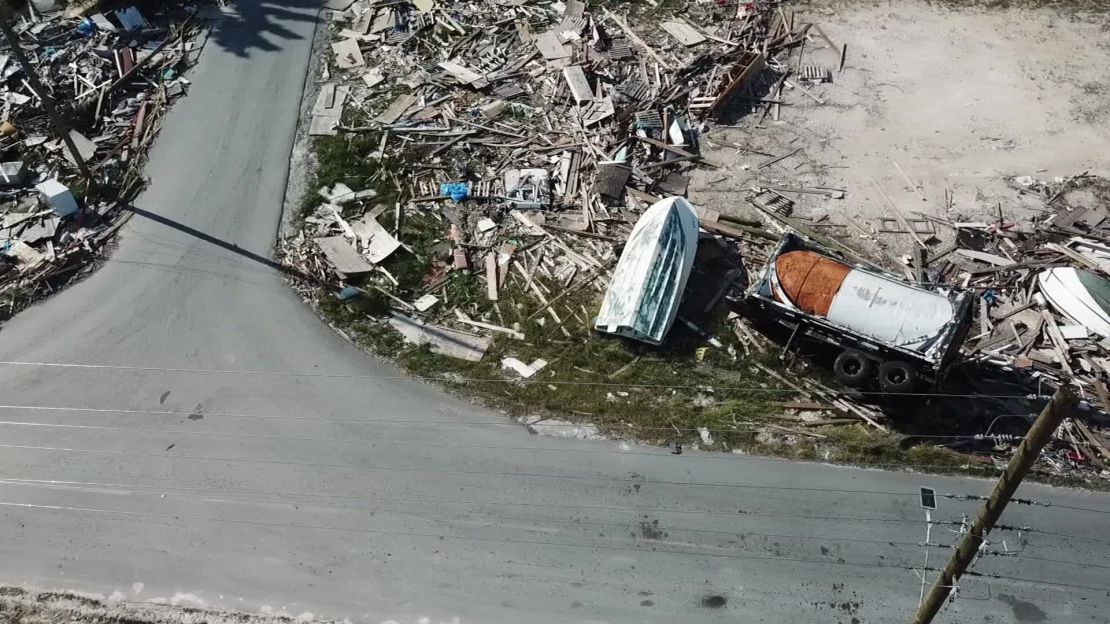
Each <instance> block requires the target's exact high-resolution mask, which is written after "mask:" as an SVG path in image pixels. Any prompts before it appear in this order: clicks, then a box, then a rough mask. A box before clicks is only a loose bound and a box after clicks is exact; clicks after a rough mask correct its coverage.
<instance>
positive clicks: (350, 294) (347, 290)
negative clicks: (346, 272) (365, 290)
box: [339, 286, 362, 301]
mask: <svg viewBox="0 0 1110 624" xmlns="http://www.w3.org/2000/svg"><path fill="white" fill-rule="evenodd" d="M361 294H362V289H361V288H355V287H354V286H344V287H343V290H341V291H339V300H340V301H347V300H348V299H354V298H355V297H357V296H359V295H361Z"/></svg>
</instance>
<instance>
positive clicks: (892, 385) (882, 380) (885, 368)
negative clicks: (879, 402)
mask: <svg viewBox="0 0 1110 624" xmlns="http://www.w3.org/2000/svg"><path fill="white" fill-rule="evenodd" d="M917 381H918V380H917V371H916V370H914V368H913V366H912V365H910V364H909V363H907V362H901V361H898V360H891V361H889V362H883V363H882V364H880V365H879V387H880V388H882V390H883V392H889V393H891V394H897V393H904V392H914V391H915V390H917Z"/></svg>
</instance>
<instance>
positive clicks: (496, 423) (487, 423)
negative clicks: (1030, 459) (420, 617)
mask: <svg viewBox="0 0 1110 624" xmlns="http://www.w3.org/2000/svg"><path fill="white" fill-rule="evenodd" d="M0 410H27V411H46V412H86V413H93V414H143V415H149V416H184V417H186V418H188V417H190V416H197V415H198V413H196V412H179V411H174V410H140V409H124V408H119V409H117V408H103V407H61V406H52V405H0ZM199 415H200V416H204V417H206V418H255V419H266V420H307V421H320V422H355V423H383V424H405V425H454V426H467V427H469V426H475V427H478V426H482V427H514V428H516V427H520V426H522V425H523V426H529V425H542V426H543V427H553V428H554V427H582V426H583V424H582V423H567V422H563V423H560V422H555V423H552V422H544V421H537V422H534V423H526V422H522V421H518V420H505V419H500V420H424V419H415V418H343V417H339V418H334V417H322V416H285V415H275V414H238V413H233V412H206V413H203V414H199ZM13 422H14V421H13ZM860 422H863V421H860ZM44 424H49V423H44ZM745 426H746V425H745ZM745 426H741V425H736V426H735V428H731V429H709V428H706V427H641V426H638V425H633V426H632V427H630V428H629V430H630V431H674V432H680V433H698V432H700V431H702V430H703V429H704V430H705V431H708V432H710V433H735V432H737V431H743V430H744V429H745ZM757 426H758V425H752V427H757ZM907 437H911V438H936V439H973V438H975V436H974V435H931V434H922V435H918V434H907Z"/></svg>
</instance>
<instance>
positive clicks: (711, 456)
mask: <svg viewBox="0 0 1110 624" xmlns="http://www.w3.org/2000/svg"><path fill="white" fill-rule="evenodd" d="M0 427H38V428H45V429H80V430H87V431H116V432H126V433H136V434H139V433H142V434H173V435H186V436H212V437H223V438H246V439H262V440H289V441H296V442H334V443H339V444H369V445H371V446H377V445H382V446H420V447H431V448H445V449H471V450H491V451H508V452H521V451H528V452H538V453H576V454H586V455H612V454H613V453H614V451H612V450H607V449H584V448H558V447H542V446H505V445H499V444H448V443H444V442H412V441H408V440H387V439H375V440H366V439H363V438H351V437H346V438H327V437H311V436H283V435H266V434H255V433H226V432H220V431H203V430H202V431H196V430H189V429H147V428H141V427H112V426H104V425H75V424H66V423H42V422H28V421H13V420H0ZM662 429H663V430H667V429H666V428H662ZM758 429H759V427H758V426H757V425H752V426H745V427H737V428H736V429H704V431H707V432H711V433H737V432H741V431H752V430H758ZM671 431H673V429H672V430H671ZM690 431H701V430H699V429H691V430H690ZM944 437H946V438H948V437H951V438H960V437H963V436H944ZM969 437H970V436H969ZM615 452H616V453H617V454H619V455H633V456H643V457H668V458H669V457H670V456H671V453H670V452H668V451H667V450H666V449H660V450H658V451H631V450H620V451H615ZM687 458H688V459H695V460H718V461H720V460H725V461H732V460H734V459H736V460H740V461H743V460H745V459H746V460H748V461H759V460H760V459H761V458H759V457H734V456H733V455H732V454H724V453H705V454H697V455H687ZM776 461H789V460H783V459H779V458H776ZM869 465H871V466H873V464H869ZM881 465H882V466H898V467H907V468H943V467H944V466H942V465H939V464H938V465H929V464H904V463H902V464H899V463H885V464H881Z"/></svg>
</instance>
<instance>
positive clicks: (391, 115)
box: [374, 93, 416, 124]
mask: <svg viewBox="0 0 1110 624" xmlns="http://www.w3.org/2000/svg"><path fill="white" fill-rule="evenodd" d="M413 104H416V96H415V95H410V94H408V93H404V94H401V95H399V96H397V99H396V100H393V103H392V104H390V105H389V107H388V108H386V109H385V110H384V111H382V113H381V114H380V115H378V116H377V117H375V118H374V121H377V122H379V123H383V124H391V123H393V122H395V121H397V120H398V119H400V118H401V115H403V114H404V113H405V111H407V110H408V109H409V108H411V107H412V105H413Z"/></svg>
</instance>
